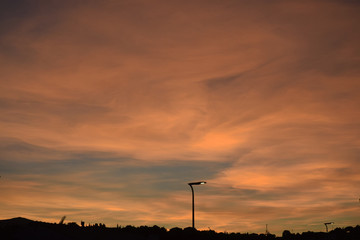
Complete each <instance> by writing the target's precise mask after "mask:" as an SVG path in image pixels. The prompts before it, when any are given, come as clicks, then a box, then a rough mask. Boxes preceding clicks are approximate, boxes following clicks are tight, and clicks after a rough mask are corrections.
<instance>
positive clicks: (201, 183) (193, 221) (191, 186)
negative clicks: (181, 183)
mask: <svg viewBox="0 0 360 240" xmlns="http://www.w3.org/2000/svg"><path fill="white" fill-rule="evenodd" d="M205 183H206V182H204V181H201V182H191V183H188V184H189V186H190V188H191V192H192V227H193V228H195V203H194V188H193V185H203V184H205Z"/></svg>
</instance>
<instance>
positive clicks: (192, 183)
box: [188, 181, 206, 186]
mask: <svg viewBox="0 0 360 240" xmlns="http://www.w3.org/2000/svg"><path fill="white" fill-rule="evenodd" d="M188 184H189V185H190V186H191V185H202V184H206V182H205V181H201V182H191V183H188Z"/></svg>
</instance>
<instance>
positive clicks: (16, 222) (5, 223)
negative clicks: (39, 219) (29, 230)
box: [0, 217, 34, 226]
mask: <svg viewBox="0 0 360 240" xmlns="http://www.w3.org/2000/svg"><path fill="white" fill-rule="evenodd" d="M31 222H34V221H32V220H29V219H27V218H22V217H17V218H11V219H6V220H0V226H11V225H25V224H29V223H31Z"/></svg>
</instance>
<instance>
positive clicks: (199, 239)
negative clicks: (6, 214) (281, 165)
mask: <svg viewBox="0 0 360 240" xmlns="http://www.w3.org/2000/svg"><path fill="white" fill-rule="evenodd" d="M82 225H83V224H82ZM0 239H3V240H25V239H26V240H33V239H34V240H35V239H36V240H42V239H47V240H48V239H49V240H67V239H69V240H72V239H74V240H75V239H76V240H79V239H86V240H95V239H101V240H107V239H111V240H113V239H114V240H115V239H119V240H168V239H169V240H170V239H171V240H180V239H181V240H192V239H194V240H195V239H196V240H205V239H206V240H207V239H210V240H237V239H239V240H242V239H243V240H262V239H264V240H265V239H269V240H270V239H286V240H292V239H294V240H297V239H299V240H301V239H304V240H305V239H306V240H313V239H314V240H315V239H316V240H322V239H323V240H360V226H356V227H346V228H336V229H334V230H332V231H330V232H329V233H323V232H304V233H302V234H299V233H297V234H292V233H290V232H289V231H287V230H285V231H284V232H283V234H282V236H280V237H276V236H275V235H273V234H267V235H265V234H254V233H253V234H249V233H245V234H242V233H222V232H219V233H218V232H215V231H212V230H208V231H198V230H195V229H192V228H184V229H181V228H172V229H170V230H167V229H165V228H162V227H158V226H153V227H147V226H141V227H133V226H126V227H117V228H107V227H106V226H105V225H104V224H95V225H91V226H90V225H89V226H84V225H83V226H79V225H77V224H76V223H68V224H52V223H45V222H37V221H32V220H28V219H25V218H13V219H9V220H0Z"/></svg>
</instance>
